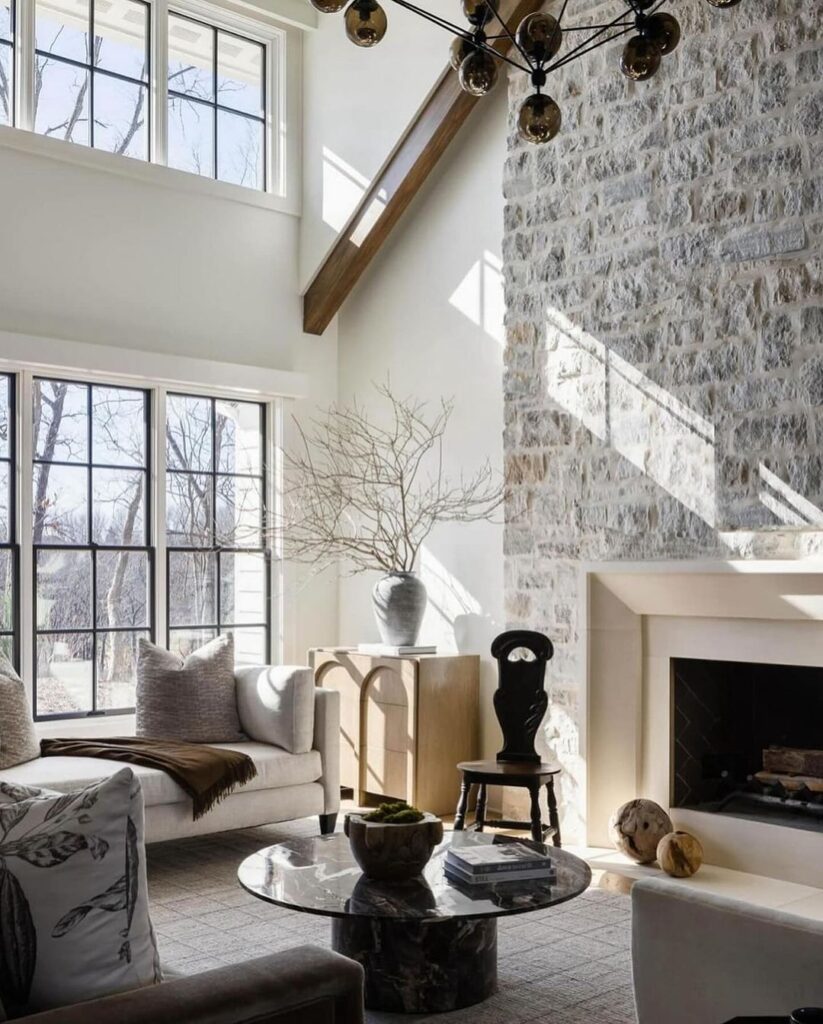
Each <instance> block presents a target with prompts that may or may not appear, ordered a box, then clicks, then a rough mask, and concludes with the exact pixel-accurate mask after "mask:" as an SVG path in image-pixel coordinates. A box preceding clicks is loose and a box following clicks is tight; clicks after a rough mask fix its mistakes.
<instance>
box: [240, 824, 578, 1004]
mask: <svg viewBox="0 0 823 1024" xmlns="http://www.w3.org/2000/svg"><path fill="white" fill-rule="evenodd" d="M495 841H497V842H500V841H502V840H501V837H499V836H498V837H495V836H493V835H489V834H488V833H477V832H453V833H451V834H450V835H448V836H447V837H446V838H445V839H444V840H443V842H442V843H441V844H440V845H439V846H438V847H437V849H436V850H435V851H434V854H433V856H432V859H431V860H430V861H429V863H428V864H427V865H426V869H425V871H424V873H423V874H422V875H420V876H418V877H417V878H414V879H411V880H410V881H407V882H372V881H369V880H368V879H367V878H365V877H364V876H363V874H362V873H361V871H360V868H359V867H358V866H357V864H356V862H355V860H354V858H353V857H352V855H351V850H350V849H349V842H348V840H347V839H346V837H345V836H344V835H341V834H340V833H338V834H336V835H331V836H317V837H315V838H310V839H294V840H291V841H289V842H287V843H279V844H278V845H277V846H270V847H268V849H265V850H261V851H260V852H259V853H255V854H252V856H251V857H248V858H247V859H246V860H244V861H243V863H242V864H241V865H240V868H239V871H238V878H239V880H240V884H241V885H242V886H243V888H244V889H246V890H247V891H248V892H250V893H251V894H252V895H253V896H257V897H259V898H260V899H262V900H267V901H268V902H269V903H275V904H277V905H278V906H281V907H288V908H289V909H291V910H301V911H304V912H305V913H307V914H320V915H323V916H324V917H330V918H331V919H332V922H331V927H332V935H331V937H332V947H333V948H334V949H335V950H336V951H337V952H338V953H342V954H343V955H344V956H347V957H349V958H350V959H352V960H357V961H358V963H361V964H362V965H363V967H364V968H365V971H366V1006H367V1007H368V1008H369V1009H374V1010H389V1011H394V1012H400V1013H404V1012H405V1013H441V1012H445V1011H447V1010H456V1009H458V1008H459V1007H461V1006H471V1005H472V1004H473V1003H479V1002H480V1001H481V1000H483V999H487V998H488V997H489V996H490V995H492V994H493V993H494V992H495V991H496V989H497V918H498V917H504V916H507V915H510V914H526V913H528V912H529V911H530V910H539V909H541V908H543V907H551V906H554V905H555V904H558V903H565V901H566V900H570V899H572V898H573V897H575V896H579V895H580V893H581V892H583V891H584V890H585V889H586V888H587V887H588V885H589V883H590V881H591V871H590V869H589V866H588V865H587V864H586V862H585V861H583V860H581V859H580V858H579V857H575V856H574V855H573V854H571V853H567V852H566V851H565V850H557V849H553V848H550V847H545V846H540V844H532V845H535V846H538V847H539V848H540V849H543V850H544V851H546V852H548V853H549V854H550V856H551V858H552V861H553V863H554V866H555V870H556V873H557V880H556V881H555V882H552V883H548V882H543V881H524V882H504V883H502V884H497V885H482V886H467V885H460V884H459V883H455V882H452V881H451V880H450V879H448V878H446V876H445V874H444V872H443V864H444V861H445V856H446V851H447V850H448V848H449V846H450V845H451V844H452V843H454V844H455V845H462V846H480V845H488V844H490V843H493V842H495Z"/></svg>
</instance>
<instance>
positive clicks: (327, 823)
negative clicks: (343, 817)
mask: <svg viewBox="0 0 823 1024" xmlns="http://www.w3.org/2000/svg"><path fill="white" fill-rule="evenodd" d="M336 827H337V815H336V814H321V815H320V835H321V836H330V835H331V834H332V832H334V830H335V828H336Z"/></svg>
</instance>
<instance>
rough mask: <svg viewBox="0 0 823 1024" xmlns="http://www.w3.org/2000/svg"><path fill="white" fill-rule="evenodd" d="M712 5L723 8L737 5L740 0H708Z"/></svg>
mask: <svg viewBox="0 0 823 1024" xmlns="http://www.w3.org/2000/svg"><path fill="white" fill-rule="evenodd" d="M708 2H709V3H710V4H711V5H712V7H719V8H721V9H725V8H727V7H737V5H738V4H739V3H740V0H708Z"/></svg>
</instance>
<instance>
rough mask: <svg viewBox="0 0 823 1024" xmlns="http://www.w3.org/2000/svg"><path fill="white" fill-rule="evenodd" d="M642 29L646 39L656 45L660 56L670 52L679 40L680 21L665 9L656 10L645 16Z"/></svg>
mask: <svg viewBox="0 0 823 1024" xmlns="http://www.w3.org/2000/svg"><path fill="white" fill-rule="evenodd" d="M642 31H643V35H644V36H645V37H646V39H650V40H651V41H652V42H653V43H655V44H656V45H657V47H658V49H659V50H660V56H661V57H665V56H666V54H668V53H671V52H672V50H673V49H674V48H675V47H676V46H677V44H678V43H679V42H680V22H679V21H678V20H677V18H675V17H674V15H673V14H669V13H668V12H667V11H658V12H657V14H653V15H652V16H651V17H650V18H647V19H646V21H645V24H644V25H643V29H642Z"/></svg>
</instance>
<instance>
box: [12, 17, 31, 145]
mask: <svg viewBox="0 0 823 1024" xmlns="http://www.w3.org/2000/svg"><path fill="white" fill-rule="evenodd" d="M34 5H35V0H17V9H16V11H15V29H16V38H15V54H14V78H15V90H14V111H15V113H14V117H15V120H14V123H15V124H16V125H17V127H18V128H23V129H25V130H26V131H33V130H34V62H35V56H34V15H35V9H34Z"/></svg>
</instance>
